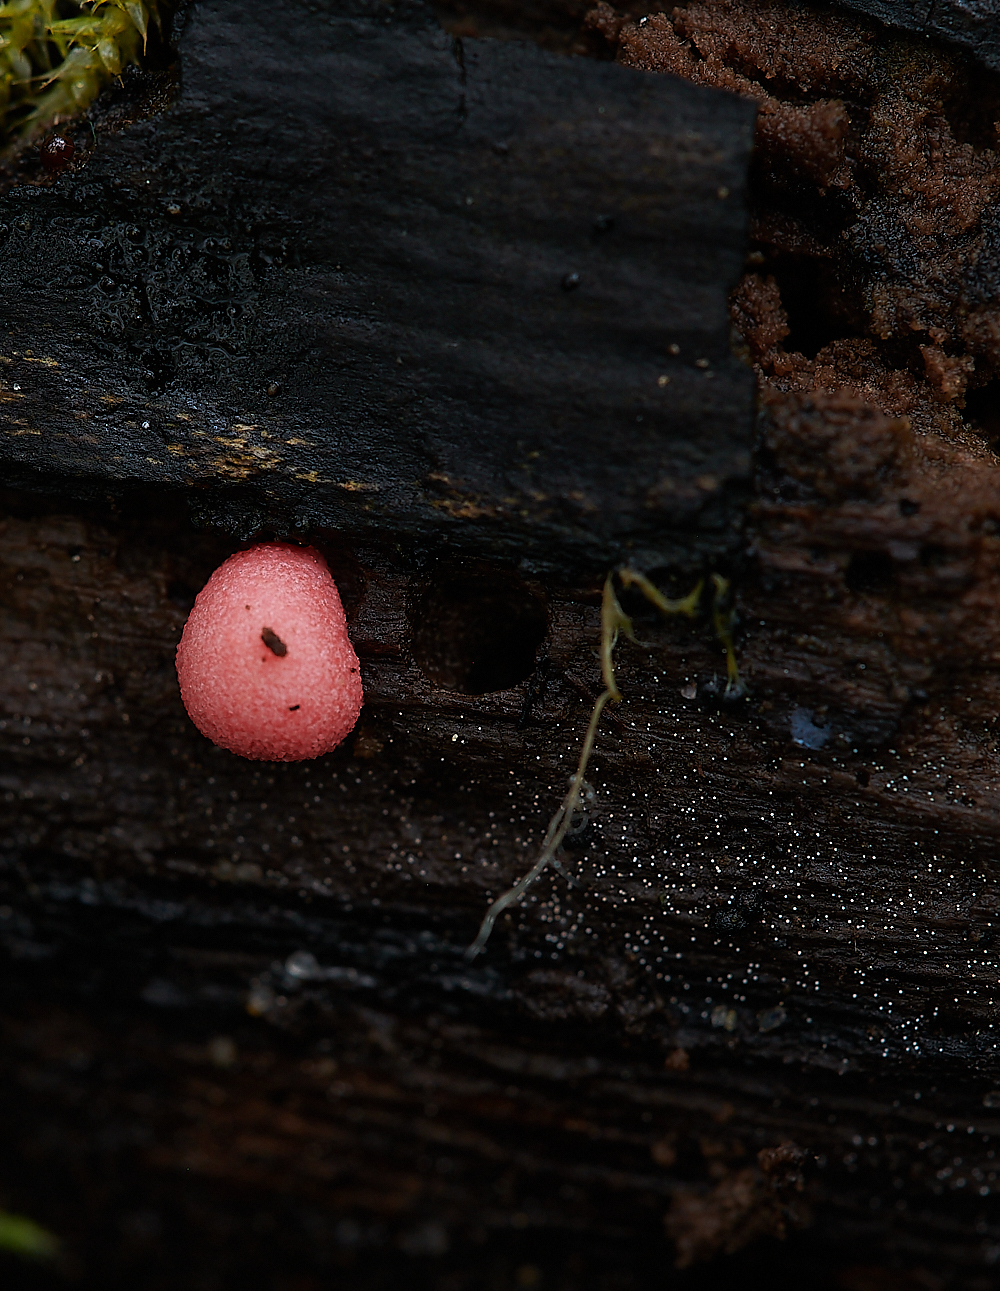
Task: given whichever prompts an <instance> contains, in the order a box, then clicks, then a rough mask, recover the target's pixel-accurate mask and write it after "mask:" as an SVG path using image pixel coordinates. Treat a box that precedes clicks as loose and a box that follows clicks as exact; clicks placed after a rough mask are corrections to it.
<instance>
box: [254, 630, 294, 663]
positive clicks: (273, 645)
mask: <svg viewBox="0 0 1000 1291" xmlns="http://www.w3.org/2000/svg"><path fill="white" fill-rule="evenodd" d="M260 639H261V640H262V641H263V642H264V644H265V645H266V646H267V648H268V650H270V651H271V653H272V654H276V655H277V656H278V658H279V659H283V658H284V657H285V655H286V654H288V646H286V645H285V643H284V641H282V639H281V637H279V636H278V634H277V632H275V630H274V629H273V628H261V630H260Z"/></svg>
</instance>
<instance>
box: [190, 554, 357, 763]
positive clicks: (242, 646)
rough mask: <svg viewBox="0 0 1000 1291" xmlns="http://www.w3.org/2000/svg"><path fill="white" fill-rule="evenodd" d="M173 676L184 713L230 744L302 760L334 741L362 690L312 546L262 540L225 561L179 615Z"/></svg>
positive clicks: (246, 751) (349, 726)
mask: <svg viewBox="0 0 1000 1291" xmlns="http://www.w3.org/2000/svg"><path fill="white" fill-rule="evenodd" d="M177 677H178V680H179V681H180V684H181V699H183V701H184V707H185V708H186V709H187V711H188V716H189V717H190V718H191V720H192V722H194V724H195V726H197V728H198V730H199V731H201V733H202V735H206V736H208V738H209V739H210V740H211V741H212V742H213V743H214V744H220V745H221V746H222V747H223V748H224V749H229V751H230V752H231V753H238V754H239V755H240V757H244V758H253V759H254V760H256V761H268V762H302V761H304V760H305V759H307V758H318V757H320V755H321V754H323V753H329V752H330V750H331V749H334V748H336V747H337V745H338V744H339V743H340V742H341V740H343V739H344V737H345V736H347V735H349V734H350V732H351V731H352V730H353V729H354V726H355V723H356V722H357V720H358V714H359V713H360V712H361V704H362V701H363V699H364V694H363V691H362V688H361V672H360V668H359V665H358V656H357V655H356V654H355V653H354V647H353V646H352V645H351V642H350V639H349V638H348V635H347V621H346V619H345V618H344V607H343V606H342V605H341V603H340V594H339V593H338V591H337V585H336V583H335V582H334V581H333V578H332V577H331V576H330V571H329V569H328V568H327V564H326V561H325V560H324V559H323V557H322V556H321V555H320V554H319V552H318V551H315V550H314V549H313V548H312V547H293V546H291V545H290V544H289V543H284V542H263V543H260V544H259V545H258V546H256V547H251V548H250V550H249V551H238V552H237V553H236V554H235V555H233V556H230V557H229V559H228V560H226V561H224V562H223V563H222V564H221V565H220V566H219V568H218V569H217V570H216V571H215V573H214V574H213V575H212V577H211V578H210V579H209V580H208V582H207V583H206V584H205V586H204V587H203V588H202V589H201V591H200V592H199V593H198V597H197V599H196V600H195V603H194V608H193V609H192V611H191V614H190V616H189V618H188V621H187V623H185V625H184V632H183V633H182V635H181V641H180V645H179V646H178V647H177Z"/></svg>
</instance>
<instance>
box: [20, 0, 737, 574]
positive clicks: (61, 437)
mask: <svg viewBox="0 0 1000 1291" xmlns="http://www.w3.org/2000/svg"><path fill="white" fill-rule="evenodd" d="M280 13H281V17H280V18H279V17H276V11H275V10H274V9H273V6H271V5H270V4H264V3H259V4H257V5H256V6H254V5H247V4H244V3H235V0H232V2H230V3H225V2H224V0H215V3H212V4H206V5H199V6H198V7H196V8H195V9H193V10H192V11H191V13H190V16H189V18H188V21H187V24H186V26H185V28H184V30H183V31H182V32H181V34H180V35H179V37H178V54H179V57H180V60H181V63H182V66H183V77H182V85H181V88H180V91H179V93H178V96H177V99H176V102H175V104H174V105H173V106H172V107H171V108H170V109H169V110H168V111H167V112H166V113H164V114H163V115H162V116H159V117H156V118H154V119H152V120H149V121H146V122H143V123H140V124H138V125H135V126H133V127H132V128H131V129H129V130H126V131H125V132H123V133H120V134H117V135H112V136H108V137H106V138H104V139H102V142H101V146H100V147H99V148H98V149H97V150H96V151H94V152H93V153H92V155H91V157H90V159H89V164H87V165H86V166H85V167H84V168H83V169H81V170H78V171H73V172H70V173H67V174H66V175H65V176H64V177H63V179H62V180H61V181H60V183H59V184H57V185H55V186H52V187H49V188H47V189H42V190H39V189H37V188H29V187H22V188H16V189H14V190H13V191H12V192H11V193H10V194H9V195H8V197H7V198H6V201H5V220H6V221H7V224H6V228H7V234H8V240H7V243H6V247H5V249H4V257H5V275H6V277H5V280H6V284H7V287H6V295H5V300H6V317H7V320H8V335H7V337H6V346H5V350H6V357H7V360H8V366H9V372H8V373H7V375H8V377H9V378H10V380H9V383H8V385H7V389H6V393H5V406H4V409H3V413H4V416H3V421H2V423H0V459H2V460H3V462H4V463H5V469H6V471H7V478H8V479H10V478H11V472H13V473H15V474H20V475H23V474H24V473H25V472H27V473H36V474H37V473H39V472H41V473H47V474H48V475H50V476H54V477H61V478H63V479H67V478H73V479H75V480H77V481H78V483H79V485H80V486H85V485H86V484H87V483H89V484H91V485H92V486H93V488H94V490H96V491H97V492H98V493H100V491H101V490H102V489H103V488H104V486H105V484H112V485H127V484H138V483H156V484H159V485H163V486H174V487H176V488H178V489H183V490H185V491H186V492H187V493H188V495H189V497H190V498H191V500H192V503H193V505H195V506H196V509H197V510H198V511H199V513H200V514H201V515H202V517H203V518H207V519H213V518H214V519H215V520H221V521H223V522H225V523H226V524H227V525H228V526H229V527H230V528H231V529H232V530H233V531H234V532H238V533H240V534H241V535H244V536H248V535H249V534H251V533H253V532H256V531H258V530H261V529H263V528H267V527H271V528H276V529H278V530H281V531H286V530H288V529H289V528H291V527H294V526H299V527H300V528H308V527H310V526H323V527H328V528H338V529H341V530H346V531H349V532H358V531H363V530H365V529H367V530H369V531H372V530H375V531H378V530H382V529H384V528H385V527H386V526H387V525H388V526H389V528H391V529H392V530H393V531H394V532H395V533H397V534H399V535H400V536H405V537H406V538H407V540H409V541H411V542H419V543H421V544H422V545H423V546H425V547H428V546H434V545H437V546H440V545H442V544H443V543H448V544H449V545H450V546H451V547H452V548H455V547H459V546H462V547H464V548H465V549H466V550H468V551H472V552H475V551H476V550H478V548H479V547H480V546H482V545H483V544H487V545H488V546H489V548H490V550H491V551H493V552H494V554H499V553H500V552H501V551H506V552H507V553H508V554H509V555H511V556H513V557H514V558H524V559H532V560H534V562H535V563H536V565H538V566H539V567H541V566H544V565H549V566H551V565H553V564H555V565H558V566H560V567H561V568H562V570H563V572H564V573H565V572H566V570H567V569H568V568H571V567H572V566H573V564H574V563H576V564H577V565H578V564H580V562H581V561H583V562H586V563H587V565H588V567H593V566H594V565H597V566H600V565H601V564H607V563H611V562H613V561H615V560H619V559H621V558H622V557H623V555H625V554H626V553H630V554H635V555H642V556H643V558H645V559H646V560H647V561H652V562H654V563H660V564H663V563H668V564H669V563H672V564H677V565H681V566H684V567H686V568H689V569H696V568H698V566H699V564H700V563H701V562H702V561H704V560H706V559H714V560H717V561H718V560H720V559H723V558H725V557H726V556H727V555H729V554H731V553H732V552H733V550H734V548H735V546H736V545H738V541H739V525H740V522H741V518H742V511H743V507H744V504H745V501H746V496H747V484H748V474H749V465H750V459H749V453H750V446H751V426H752V379H751V376H750V374H749V372H747V370H746V368H745V366H744V365H742V364H740V363H739V362H738V361H737V360H736V359H735V358H734V357H733V356H732V354H731V352H730V349H729V345H728V339H727V337H728V319H727V310H726V300H727V295H728V292H729V290H730V289H731V287H732V285H733V283H734V282H735V281H736V279H737V278H738V276H739V272H740V267H741V264H742V262H743V259H744V255H745V239H746V211H745V206H744V203H743V196H744V191H745V186H746V173H747V166H748V160H749V153H750V146H751V142H752V132H753V117H754V109H753V107H752V105H751V104H748V103H744V102H740V101H739V100H736V99H734V98H732V97H731V96H726V95H719V94H712V93H707V92H705V91H704V90H702V89H701V88H700V87H695V86H692V85H689V84H684V83H680V82H677V81H671V80H665V79H664V78H662V77H654V76H649V75H645V74H640V73H637V72H635V71H632V70H630V69H625V68H621V67H616V66H612V65H610V64H607V63H604V64H602V63H597V62H593V61H588V62H586V63H582V62H581V63H570V62H567V61H566V60H565V59H563V58H559V57H556V56H555V55H553V54H549V53H546V52H544V51H541V50H537V49H535V48H533V47H530V46H523V45H512V44H505V43H500V42H485V43H484V42H471V43H469V44H468V46H467V47H466V46H465V45H463V44H462V43H461V42H458V43H456V42H455V41H454V40H453V39H452V38H450V37H449V36H448V35H447V34H446V33H445V32H444V31H443V30H442V29H441V27H440V25H439V24H438V23H437V22H436V21H435V19H434V17H433V15H432V14H431V13H430V11H429V10H427V9H424V8H423V7H421V6H420V5H414V6H411V7H406V6H401V7H399V9H398V11H395V14H394V16H393V17H392V18H391V19H390V18H389V17H388V16H387V15H384V14H383V13H382V11H381V10H380V9H379V8H378V6H369V7H366V6H365V5H364V4H359V5H357V6H354V7H353V8H352V7H351V6H350V5H341V4H328V5H326V6H319V7H317V6H313V7H312V8H311V9H310V8H308V7H307V6H305V5H304V4H299V3H294V2H293V3H289V4H288V5H287V6H285V7H284V8H283V9H282V10H281V11H280ZM277 69H282V70H281V71H280V72H279V71H278V70H277Z"/></svg>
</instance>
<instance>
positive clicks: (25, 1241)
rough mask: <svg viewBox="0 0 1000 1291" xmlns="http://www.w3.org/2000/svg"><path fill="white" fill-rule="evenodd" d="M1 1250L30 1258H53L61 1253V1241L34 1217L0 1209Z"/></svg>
mask: <svg viewBox="0 0 1000 1291" xmlns="http://www.w3.org/2000/svg"><path fill="white" fill-rule="evenodd" d="M0 1251H10V1252H11V1254H13V1255H20V1256H22V1257H23V1258H24V1259H28V1260H52V1259H55V1257H56V1256H57V1255H58V1253H59V1243H58V1242H57V1240H56V1239H55V1238H54V1237H53V1236H52V1234H51V1233H50V1232H48V1231H47V1230H46V1229H44V1228H42V1227H41V1226H40V1225H39V1224H36V1223H35V1221H34V1220H33V1219H26V1218H25V1217H24V1216H23V1215H9V1214H8V1213H7V1212H6V1211H5V1210H0Z"/></svg>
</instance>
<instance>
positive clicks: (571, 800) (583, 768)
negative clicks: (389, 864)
mask: <svg viewBox="0 0 1000 1291" xmlns="http://www.w3.org/2000/svg"><path fill="white" fill-rule="evenodd" d="M614 698H615V696H614V695H613V694H612V692H611V691H610V690H605V691H602V693H601V694H600V695H599V696H598V697H597V700H596V702H595V704H594V707H593V710H592V712H591V714H590V725H589V726H588V727H587V734H586V736H585V737H584V741H583V748H582V749H581V750H580V761H579V762H578V763H577V767H576V774H575V775H574V776H573V780H572V782H571V783H570V787H569V792H568V793H567V794H566V797H565V798H564V799H563V800H562V802H561V803H560V804H559V806H558V808H557V809H556V812H555V815H554V816H553V817H552V819H551V820H550V821H549V827H548V829H547V830H546V831H545V839H544V841H543V843H542V850H541V854H540V855H539V857H538V860H537V861H536V862H535V863H534V865H533V866H532V867H531V869H530V870H529V871H528V873H527V874H526V875H525V876H524V878H523V879H518V881H517V882H516V883H515V884H514V886H513V887H512V888H510V889H508V891H506V892H504V893H503V895H502V896H499V897H497V899H496V900H495V901H494V902H493V904H492V905H491V906H490V908H489V909H488V910H487V911H486V914H485V915H484V916H483V922H482V923H481V924H480V925H479V933H478V935H477V936H476V940H475V941H474V942H473V943H472V945H471V946H470V947H469V948H468V950H467V951H466V952H465V958H466V959H475V957H476V956H477V955H479V954H481V953H482V952H483V951H484V950H485V949H486V943H487V942H488V941H489V939H490V933H491V932H492V931H493V925H494V924H495V923H496V921H497V919H498V918H499V917H500V915H502V914H503V912H504V911H505V910H506V909H507V907H508V906H510V905H513V904H514V902H515V901H517V900H518V899H519V898H520V897H521V894H522V893H523V892H524V890H525V889H526V888H527V887H528V886H529V884H531V883H534V881H535V879H537V878H538V876H539V874H541V872H542V871H543V870H544V869H545V867H546V865H548V863H549V862H550V861H551V860H552V858H553V857H554V856H555V854H556V852H557V851H558V850H559V847H560V845H561V844H562V841H563V839H564V838H565V837H566V833H567V831H568V830H569V827H570V823H571V822H572V819H573V812H574V811H576V809H577V806H578V805H579V802H580V790H581V788H582V787H583V782H584V779H585V777H586V772H587V763H588V762H589V761H590V755H591V752H592V751H593V748H594V740H595V738H596V736H597V723H598V722H599V721H600V720H601V713H602V712H603V710H604V705H605V704H606V703H607V702H608V700H609V699H614Z"/></svg>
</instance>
